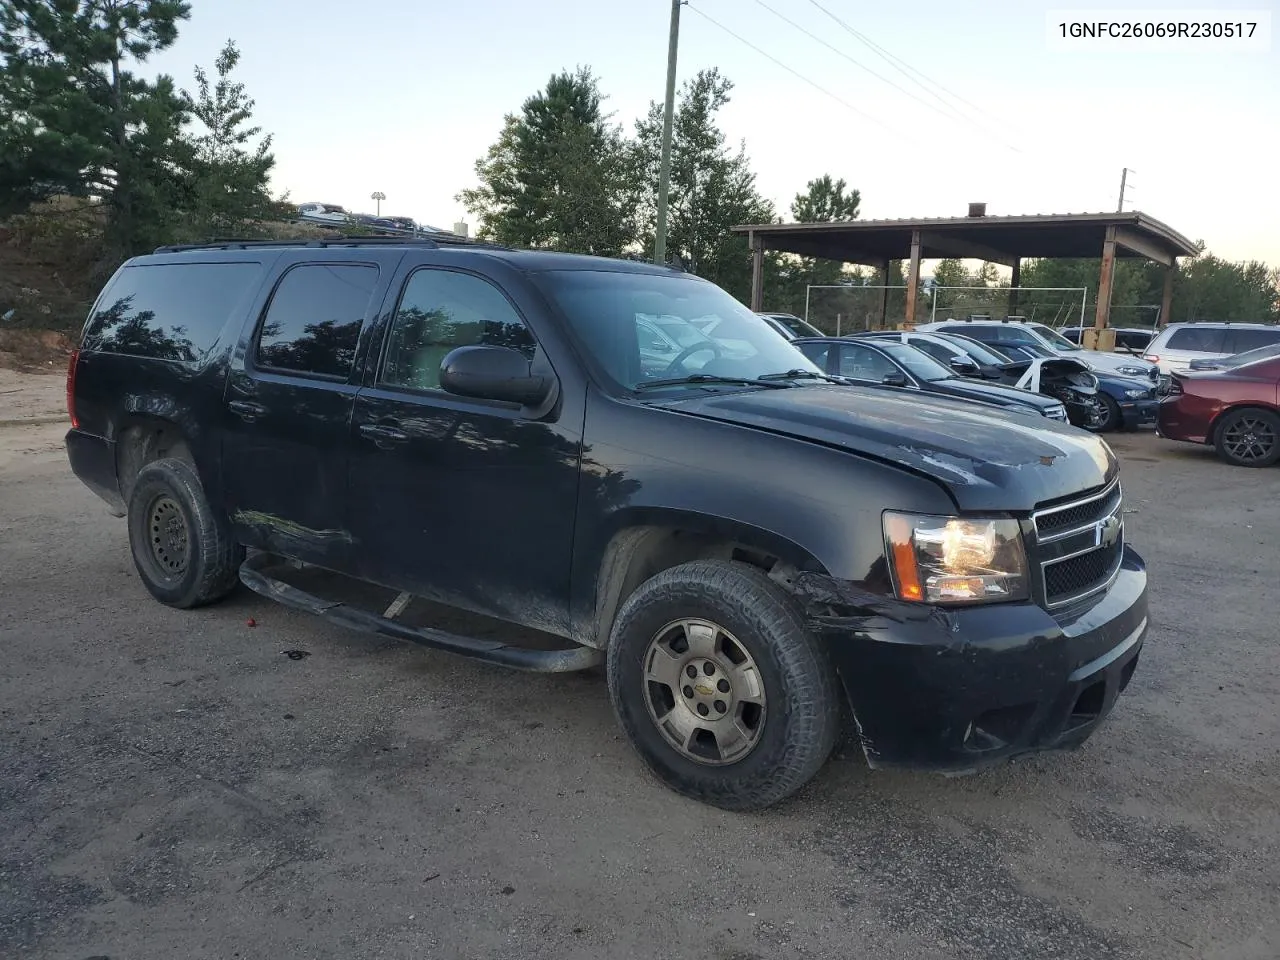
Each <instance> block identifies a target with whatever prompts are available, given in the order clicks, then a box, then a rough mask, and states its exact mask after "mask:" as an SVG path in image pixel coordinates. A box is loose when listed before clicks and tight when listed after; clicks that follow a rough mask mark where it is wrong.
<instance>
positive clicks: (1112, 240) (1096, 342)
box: [1080, 227, 1116, 350]
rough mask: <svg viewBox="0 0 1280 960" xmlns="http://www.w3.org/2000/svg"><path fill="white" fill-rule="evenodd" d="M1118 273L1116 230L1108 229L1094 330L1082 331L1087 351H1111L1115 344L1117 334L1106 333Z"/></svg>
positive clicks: (1104, 242)
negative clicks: (1113, 285)
mask: <svg viewBox="0 0 1280 960" xmlns="http://www.w3.org/2000/svg"><path fill="white" fill-rule="evenodd" d="M1115 273H1116V228H1115V227H1107V233H1106V238H1105V239H1104V240H1103V241H1102V272H1101V273H1100V274H1099V275H1098V310H1097V312H1096V313H1095V314H1094V317H1093V329H1092V330H1083V331H1081V336H1080V345H1081V346H1082V347H1084V348H1085V349H1086V350H1110V349H1111V348H1112V346H1113V345H1114V344H1115V336H1116V335H1115V332H1114V331H1112V332H1111V333H1109V334H1106V333H1104V332H1103V331H1105V330H1106V329H1107V324H1108V323H1110V321H1111V281H1112V279H1113V278H1114V277H1115Z"/></svg>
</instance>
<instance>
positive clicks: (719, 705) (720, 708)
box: [716, 700, 729, 713]
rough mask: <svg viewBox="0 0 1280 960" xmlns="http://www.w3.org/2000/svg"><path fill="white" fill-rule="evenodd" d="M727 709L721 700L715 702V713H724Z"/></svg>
mask: <svg viewBox="0 0 1280 960" xmlns="http://www.w3.org/2000/svg"><path fill="white" fill-rule="evenodd" d="M728 709H729V708H728V707H726V706H725V705H724V701H723V700H717V701H716V713H724V712H725V711H726V710H728Z"/></svg>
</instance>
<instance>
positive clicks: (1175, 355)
mask: <svg viewBox="0 0 1280 960" xmlns="http://www.w3.org/2000/svg"><path fill="white" fill-rule="evenodd" d="M1274 344H1280V326H1276V325H1274V324H1266V323H1226V322H1222V323H1199V322H1196V323H1171V324H1169V326H1167V327H1165V328H1164V329H1163V330H1161V331H1160V332H1159V333H1158V334H1157V335H1156V338H1155V339H1154V340H1152V341H1151V343H1150V344H1148V345H1147V349H1146V352H1145V353H1144V354H1143V359H1144V360H1149V361H1150V362H1151V363H1154V364H1156V365H1157V366H1158V367H1159V368H1160V373H1161V374H1162V375H1163V376H1165V377H1168V376H1169V374H1171V373H1173V372H1174V371H1179V372H1180V371H1183V370H1189V369H1190V368H1191V361H1192V360H1221V359H1222V358H1224V357H1230V356H1233V355H1235V354H1237V353H1244V352H1245V351H1247V350H1256V349H1258V348H1259V347H1269V346H1272V345H1274Z"/></svg>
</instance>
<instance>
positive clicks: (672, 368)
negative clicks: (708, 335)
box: [662, 340, 724, 377]
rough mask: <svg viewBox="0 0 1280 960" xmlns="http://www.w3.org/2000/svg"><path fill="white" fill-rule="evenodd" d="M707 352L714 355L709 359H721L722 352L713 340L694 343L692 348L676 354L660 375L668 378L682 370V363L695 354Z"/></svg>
mask: <svg viewBox="0 0 1280 960" xmlns="http://www.w3.org/2000/svg"><path fill="white" fill-rule="evenodd" d="M707 350H710V351H711V352H712V353H713V354H714V356H713V357H712V358H711V359H712V360H719V359H720V358H721V357H723V356H724V351H723V350H722V349H721V348H720V344H719V343H717V342H716V341H714V340H704V341H702V342H701V343H695V344H693V345H692V346H688V347H685V348H684V349H683V350H681V351H680V352H679V353H678V354H676V356H675V357H674V358H673V359H672V361H671V362H670V363H669V364H667V369H666V370H664V371H663V373H662V375H663V376H664V377H669V376H671V375H673V374H674V373H676V371H677V369H680V370H683V369H684V362H685V361H686V360H688V359H689V358H690V357H691V356H693V355H694V354H695V353H703V352H704V351H707Z"/></svg>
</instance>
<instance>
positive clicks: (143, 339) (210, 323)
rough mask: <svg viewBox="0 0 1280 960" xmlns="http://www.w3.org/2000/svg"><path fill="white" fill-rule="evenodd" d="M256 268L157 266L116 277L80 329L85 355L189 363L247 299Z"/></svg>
mask: <svg viewBox="0 0 1280 960" xmlns="http://www.w3.org/2000/svg"><path fill="white" fill-rule="evenodd" d="M261 270H262V268H261V267H260V266H259V265H258V264H256V263H157V264H149V265H146V266H138V267H126V268H125V269H124V270H123V271H121V273H120V276H118V277H117V278H116V280H115V282H114V283H112V284H111V287H110V289H108V290H107V291H106V295H105V296H104V297H103V298H102V302H101V303H100V304H99V306H98V309H97V311H96V312H95V313H94V315H93V317H92V318H90V320H89V324H88V326H87V327H86V329H85V336H84V345H83V348H84V349H85V350H101V351H103V352H105V353H124V354H128V355H129V356H133V357H149V358H153V359H156V360H178V361H182V362H187V363H190V362H193V361H198V360H201V359H203V357H204V355H205V354H206V353H208V352H209V349H210V348H211V347H212V346H213V345H214V343H216V342H217V339H218V334H219V333H220V332H221V331H222V327H223V325H224V324H225V323H226V322H227V320H228V319H230V317H231V314H232V312H233V310H234V309H235V308H236V307H237V306H238V305H239V304H240V303H241V301H242V300H243V299H244V298H245V296H246V295H247V294H248V293H249V291H250V288H251V287H252V286H253V284H254V283H255V282H256V281H257V279H258V277H259V275H260V273H261Z"/></svg>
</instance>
